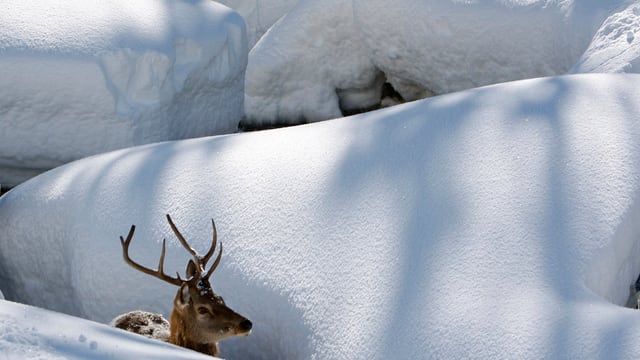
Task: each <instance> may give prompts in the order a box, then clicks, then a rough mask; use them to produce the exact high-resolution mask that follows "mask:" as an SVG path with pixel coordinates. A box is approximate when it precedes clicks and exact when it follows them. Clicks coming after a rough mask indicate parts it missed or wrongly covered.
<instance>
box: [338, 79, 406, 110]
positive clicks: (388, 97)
mask: <svg viewBox="0 0 640 360" xmlns="http://www.w3.org/2000/svg"><path fill="white" fill-rule="evenodd" d="M338 93H339V91H338ZM404 102H405V99H404V98H403V97H402V95H400V93H398V92H397V91H396V89H394V88H393V85H391V83H389V82H385V83H384V84H382V88H381V91H380V98H379V100H378V102H377V103H376V104H374V105H371V106H367V107H356V108H349V107H346V106H344V104H343V102H342V101H341V102H340V111H341V112H342V115H344V116H350V115H356V114H361V113H365V112H369V111H374V110H378V109H382V108H386V107H389V106H393V105H398V104H402V103H404Z"/></svg>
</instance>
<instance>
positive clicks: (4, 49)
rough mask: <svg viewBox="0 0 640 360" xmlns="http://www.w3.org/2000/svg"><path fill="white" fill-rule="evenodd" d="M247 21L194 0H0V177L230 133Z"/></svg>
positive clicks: (15, 179)
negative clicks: (162, 143)
mask: <svg viewBox="0 0 640 360" xmlns="http://www.w3.org/2000/svg"><path fill="white" fill-rule="evenodd" d="M246 41H247V40H246V33H245V25H244V22H243V20H242V18H241V17H240V16H239V15H238V14H237V13H235V12H233V11H231V10H230V9H228V8H226V7H224V6H222V5H219V4H216V3H214V2H212V1H208V0H196V1H177V0H168V1H154V0H140V1H134V2H132V1H108V2H100V1H83V0H73V1H63V2H60V1H54V0H45V1H33V0H31V1H24V0H8V1H3V3H2V11H0V109H2V111H1V112H0V127H1V128H2V131H1V132H0V183H2V184H5V185H7V184H8V185H16V184H17V183H19V182H21V181H24V180H26V179H27V178H29V177H32V176H34V175H36V174H38V173H41V172H43V171H44V170H47V169H50V168H53V167H55V166H59V165H61V164H63V163H65V162H69V161H71V160H75V159H78V158H82V157H85V156H88V155H92V154H96V153H101V152H105V151H109V150H113V149H118V148H124V147H129V146H134V145H140V144H146V143H150V142H156V141H163V140H170V139H182V138H189V137H198V136H205V135H212V134H221V133H229V132H233V131H235V130H236V129H237V124H238V122H239V121H240V119H241V118H242V116H243V114H244V111H243V98H244V70H245V67H246V62H247V52H248V50H247V43H246Z"/></svg>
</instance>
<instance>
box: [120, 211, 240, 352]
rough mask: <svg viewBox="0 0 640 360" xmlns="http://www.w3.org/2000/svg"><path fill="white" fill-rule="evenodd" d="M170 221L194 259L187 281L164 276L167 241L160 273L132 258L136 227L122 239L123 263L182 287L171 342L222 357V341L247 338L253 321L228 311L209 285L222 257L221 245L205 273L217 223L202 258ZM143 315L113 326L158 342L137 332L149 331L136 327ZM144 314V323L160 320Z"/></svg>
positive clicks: (135, 314) (175, 302) (176, 300)
mask: <svg viewBox="0 0 640 360" xmlns="http://www.w3.org/2000/svg"><path fill="white" fill-rule="evenodd" d="M167 220H168V222H169V225H170V226H171V229H172V230H173V232H174V234H175V235H176V237H177V238H178V240H180V243H181V244H182V245H183V247H184V248H185V249H187V251H189V252H190V253H191V254H192V255H193V259H192V260H189V263H188V264H187V270H186V280H182V279H181V278H180V275H178V276H177V277H175V278H174V277H171V276H168V275H166V274H165V273H164V270H163V266H164V256H165V242H164V241H163V243H162V253H161V254H160V262H159V263H158V270H151V269H149V268H147V267H144V266H142V265H140V264H138V263H136V262H134V261H133V260H131V259H130V258H129V244H130V243H131V239H132V238H133V233H134V231H135V225H132V226H131V230H130V231H129V235H128V236H127V239H126V240H125V239H123V238H122V237H120V242H121V244H122V253H123V257H124V260H125V261H126V262H127V264H129V265H131V266H132V267H133V268H135V269H136V270H139V271H141V272H144V273H145V274H149V275H151V276H154V277H157V278H159V279H161V280H164V281H166V282H168V283H170V284H173V285H176V286H179V289H178V292H177V293H176V296H175V298H174V300H173V310H172V311H171V321H170V322H169V337H168V339H167V340H168V342H170V343H172V344H174V345H178V346H182V347H186V348H189V349H192V350H195V351H199V352H201V353H204V354H208V355H212V356H217V355H219V354H220V351H219V347H218V342H219V341H220V340H224V339H226V338H230V337H233V336H247V335H249V333H250V332H251V328H252V324H251V321H249V320H247V319H246V318H245V317H243V316H242V315H239V314H238V313H236V312H235V311H233V310H232V309H230V308H229V307H227V306H226V304H225V303H224V300H223V299H222V297H221V296H219V295H217V294H216V293H215V292H214V291H213V289H212V288H211V284H210V283H209V278H210V277H211V274H212V273H213V271H214V270H215V269H216V267H217V266H218V264H219V263H220V259H221V257H222V245H220V251H219V253H218V256H217V258H216V260H215V261H214V263H213V265H212V266H211V268H210V269H209V270H206V265H207V262H208V261H209V259H210V258H211V257H212V256H213V253H214V250H215V247H216V243H217V231H216V226H215V223H214V222H213V220H211V223H212V225H213V241H212V244H211V247H210V249H209V251H207V254H205V255H204V256H200V254H198V253H197V252H196V251H195V250H194V249H193V248H192V247H191V246H190V245H189V244H188V243H187V241H186V240H185V239H184V237H183V236H182V234H180V232H179V231H178V229H177V228H176V226H175V225H174V224H173V221H172V220H171V217H170V216H169V215H167ZM140 313H141V312H136V311H133V312H130V313H127V314H124V315H121V316H119V317H118V318H116V320H114V321H113V325H114V326H116V327H118V328H122V329H125V330H128V331H132V332H136V333H140V334H141V335H145V336H148V337H155V338H158V337H156V336H153V334H152V335H151V336H150V335H149V334H145V333H143V332H144V331H140V330H136V329H146V327H144V326H140V325H139V324H138V325H135V324H137V323H136V321H138V322H140V321H141V320H139V318H140ZM143 314H147V315H146V317H147V319H146V320H144V321H143V322H145V321H146V322H147V323H149V322H155V321H156V320H154V319H155V318H154V315H156V316H157V314H152V313H143ZM143 317H144V316H143ZM118 319H120V321H118ZM163 320H164V318H163ZM164 321H166V320H164ZM131 324H134V326H131ZM147 332H148V331H147Z"/></svg>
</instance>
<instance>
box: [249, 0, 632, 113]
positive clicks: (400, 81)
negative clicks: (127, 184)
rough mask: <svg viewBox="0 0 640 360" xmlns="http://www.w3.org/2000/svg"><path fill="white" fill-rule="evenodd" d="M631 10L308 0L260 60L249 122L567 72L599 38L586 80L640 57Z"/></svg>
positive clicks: (280, 25)
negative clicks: (386, 94) (392, 95)
mask: <svg viewBox="0 0 640 360" xmlns="http://www.w3.org/2000/svg"><path fill="white" fill-rule="evenodd" d="M625 3H628V2H627V1H622V0H606V1H577V0H551V1H549V0H527V1H522V0H504V1H459V0H432V1H421V0H402V1H394V2H393V4H392V5H390V3H389V2H388V1H383V0H328V1H322V2H319V1H313V0H301V1H299V2H298V3H297V4H296V6H295V7H294V8H293V9H291V10H290V11H289V12H288V13H287V14H286V15H285V16H284V17H283V18H282V19H281V20H280V21H278V22H277V23H276V24H275V25H274V26H273V27H272V28H271V29H270V31H269V32H268V33H267V34H265V35H264V36H263V37H262V38H261V39H260V41H259V42H258V43H257V44H256V45H255V47H254V48H253V49H252V50H251V52H250V54H249V63H248V65H247V74H246V90H245V92H246V97H245V111H246V116H247V119H245V120H244V123H245V124H247V125H264V124H275V123H285V124H286V123H289V124H291V123H299V122H301V121H307V122H314V121H319V120H326V119H331V118H337V117H341V116H342V114H344V113H347V112H351V111H353V110H358V109H367V108H370V107H372V106H376V105H378V104H379V103H380V100H381V99H380V93H381V88H382V85H383V83H384V82H385V81H387V82H389V83H390V84H391V85H392V86H393V87H394V89H395V90H396V91H397V92H398V93H399V94H400V95H402V97H403V98H404V100H407V101H410V100H415V99H421V98H425V97H429V96H432V95H433V94H444V93H450V92H454V91H460V90H464V89H469V88H473V87H477V86H482V85H487V84H493V83H499V82H504V81H509V80H516V79H526V78H533V77H541V76H551V75H559V74H565V73H567V72H568V71H569V70H570V69H572V67H573V66H574V65H575V64H576V62H577V61H579V59H580V57H581V56H582V55H583V53H584V52H585V50H586V49H587V47H588V46H589V42H590V41H593V42H592V45H591V48H590V50H589V52H588V53H585V54H584V56H585V57H586V58H585V59H583V60H582V62H584V63H585V64H584V65H580V66H578V67H577V68H575V72H598V71H599V70H598V69H596V68H597V65H598V64H600V62H602V61H603V59H612V58H615V59H617V60H614V61H615V63H616V64H618V63H620V64H622V65H624V64H626V63H627V62H633V61H635V60H634V59H636V58H637V57H638V52H637V51H636V50H635V48H636V45H635V44H636V42H637V41H634V39H635V35H634V34H636V30H637V28H638V22H637V20H636V19H635V18H636V17H637V15H636V14H637V12H638V10H637V9H636V8H637V6H638V5H629V8H628V9H627V10H625V11H622V12H619V11H620V6H621V4H625ZM634 4H637V2H634ZM607 16H609V19H608V21H609V22H611V23H612V24H611V25H610V26H608V25H603V29H601V30H600V31H599V32H598V33H597V34H596V30H597V29H598V26H600V24H601V23H602V21H604V20H605V19H607ZM612 29H615V31H612ZM594 34H596V35H595V37H594ZM608 34H609V35H608ZM619 34H622V35H623V36H621V35H619ZM611 37H616V38H615V39H611ZM592 39H593V40H592ZM629 43H631V45H630V44H629ZM626 48H628V50H624V51H625V53H624V54H622V55H619V56H618V55H617V52H619V51H622V50H621V49H626ZM620 64H618V65H620ZM611 66H613V65H611ZM600 70H601V71H604V72H611V71H610V70H611V68H610V67H608V68H604V69H600ZM627 70H633V69H627Z"/></svg>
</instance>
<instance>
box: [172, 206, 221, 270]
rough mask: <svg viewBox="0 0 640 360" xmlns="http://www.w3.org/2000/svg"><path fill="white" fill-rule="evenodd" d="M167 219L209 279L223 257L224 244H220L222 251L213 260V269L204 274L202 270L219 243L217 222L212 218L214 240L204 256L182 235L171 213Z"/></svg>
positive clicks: (198, 266)
mask: <svg viewBox="0 0 640 360" xmlns="http://www.w3.org/2000/svg"><path fill="white" fill-rule="evenodd" d="M167 221H168V222H169V226H171V230H173V233H174V234H175V235H176V237H177V238H178V240H179V241H180V243H181V244H182V246H183V247H184V248H185V249H187V251H188V252H189V253H190V254H191V255H193V259H194V261H195V263H196V266H197V269H198V272H200V274H201V276H202V277H203V278H205V279H209V277H211V274H213V272H214V271H215V270H216V268H217V267H218V264H220V259H221V258H222V244H220V251H219V252H218V256H217V257H216V260H215V261H214V262H213V265H212V266H211V269H209V271H207V272H206V273H204V274H202V272H203V271H204V270H205V267H206V266H207V262H208V261H209V260H210V259H211V256H213V252H214V250H215V248H216V245H217V243H218V231H217V230H216V223H215V222H214V221H213V219H211V225H212V226H213V240H212V241H211V247H210V248H209V250H208V251H207V253H206V254H205V255H204V256H201V255H200V254H199V253H198V252H197V251H196V250H195V249H194V248H193V247H191V245H189V243H187V240H186V239H185V238H184V236H182V234H181V233H180V231H179V230H178V228H177V227H176V225H175V224H174V223H173V220H171V216H169V214H167Z"/></svg>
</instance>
